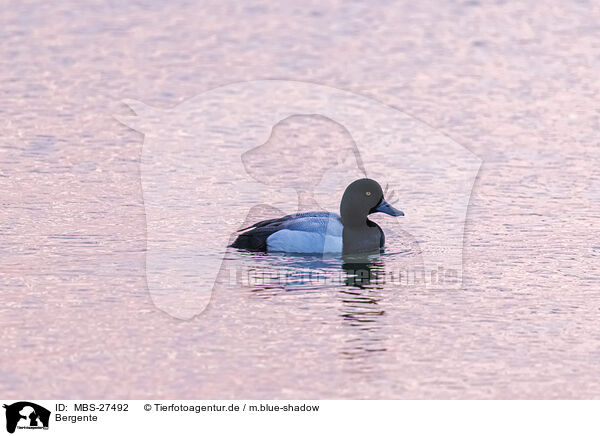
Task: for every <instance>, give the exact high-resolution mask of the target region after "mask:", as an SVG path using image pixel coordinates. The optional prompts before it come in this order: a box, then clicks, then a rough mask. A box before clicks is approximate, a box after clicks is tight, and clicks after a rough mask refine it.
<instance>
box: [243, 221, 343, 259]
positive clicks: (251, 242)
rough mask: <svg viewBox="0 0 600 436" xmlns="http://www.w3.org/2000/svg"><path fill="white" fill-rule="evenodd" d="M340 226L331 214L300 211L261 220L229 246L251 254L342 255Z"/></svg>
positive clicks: (339, 222)
mask: <svg viewBox="0 0 600 436" xmlns="http://www.w3.org/2000/svg"><path fill="white" fill-rule="evenodd" d="M342 228H343V226H342V223H341V220H340V216H339V215H338V214H335V213H331V212H303V213H299V214H292V215H286V216H284V217H281V218H275V219H269V220H264V221H260V222H258V223H256V224H254V225H252V226H250V227H247V228H246V229H242V230H247V231H245V232H244V233H242V234H240V235H239V236H238V237H237V239H236V240H235V241H234V243H233V244H231V246H232V247H234V248H242V249H246V250H252V251H280V252H288V253H341V251H342Z"/></svg>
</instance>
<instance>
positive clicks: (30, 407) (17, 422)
mask: <svg viewBox="0 0 600 436" xmlns="http://www.w3.org/2000/svg"><path fill="white" fill-rule="evenodd" d="M3 407H4V408H5V409H6V431H7V432H9V433H14V432H15V430H16V429H19V430H21V429H26V430H35V429H43V430H47V429H48V423H49V421H50V411H49V410H48V409H46V408H44V407H42V406H39V405H37V404H35V403H30V402H29V401H18V402H16V403H13V404H10V405H7V404H5V405H4V406H3Z"/></svg>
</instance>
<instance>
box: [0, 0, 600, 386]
mask: <svg viewBox="0 0 600 436" xmlns="http://www.w3.org/2000/svg"><path fill="white" fill-rule="evenodd" d="M598 23H600V8H599V6H598V5H597V4H595V3H594V2H585V1H579V2H569V3H566V2H559V1H556V2H553V3H551V4H548V3H547V2H546V3H545V4H543V5H542V4H540V5H528V6H527V8H525V7H524V6H522V5H519V4H516V3H513V2H504V1H498V2H495V3H487V2H486V4H485V5H484V4H483V2H481V3H480V2H477V1H468V2H462V3H460V4H450V3H449V2H442V1H440V2H429V1H426V2H418V3H414V2H405V3H402V2H400V3H393V2H368V3H367V2H364V3H360V2H351V3H349V2H344V3H342V2H335V1H333V2H326V4H323V2H308V3H302V5H295V4H292V3H289V4H286V3H285V2H284V3H280V4H277V5H269V4H266V3H265V4H260V3H255V4H253V5H252V6H242V5H239V4H236V3H234V2H221V1H219V2H202V4H198V5H195V4H193V3H192V2H186V1H174V2H169V4H168V5H162V2H152V1H148V2H143V1H137V2H131V3H130V5H129V6H125V7H123V6H121V5H120V2H116V1H107V2H92V3H90V4H89V6H83V5H81V4H79V2H74V1H73V2H69V1H66V2H62V3H61V5H59V6H55V5H50V4H47V3H42V2H12V3H9V4H8V5H7V6H5V7H3V8H2V10H1V11H0V24H1V25H0V38H1V40H2V41H3V44H2V45H1V46H0V51H1V55H2V60H3V61H4V62H3V63H2V66H1V67H0V83H1V84H2V85H1V86H0V95H1V98H0V193H1V197H0V198H1V204H2V207H1V208H0V288H1V289H2V294H1V295H2V299H3V304H2V305H1V307H0V343H1V344H2V355H1V356H2V357H1V359H2V360H1V376H0V392H1V393H2V396H3V397H7V398H11V397H12V398H26V397H27V398H28V397H32V396H33V397H36V398H272V397H275V398H557V397H560V398H598V397H600V379H599V378H598V362H599V361H600V267H599V265H600V263H599V260H600V238H599V236H598V229H599V224H600V211H599V209H598V200H600V170H599V169H598V168H600V150H599V148H598V147H599V145H598V127H599V126H600V111H599V109H598V101H600V78H599V76H598V71H599V67H600V57H599V56H598V49H597V48H598V44H599V43H600V40H599V37H598V35H599V34H600V33H599V32H600V25H599V24H598ZM253 79H289V80H301V81H307V82H314V83H319V84H325V85H329V86H332V87H337V88H341V89H346V90H349V91H352V92H354V93H357V94H361V95H365V96H368V97H370V98H373V99H376V100H378V101H381V102H383V103H385V104H387V105H390V106H393V107H395V108H398V109H400V110H403V111H404V112H406V113H408V114H410V115H412V116H414V117H416V118H418V119H419V120H421V121H423V122H424V123H426V124H428V125H429V126H431V127H432V128H434V129H435V130H436V131H438V132H441V133H442V134H444V135H447V136H449V137H451V138H453V139H454V140H455V141H457V142H458V143H460V144H462V145H463V146H464V147H466V148H467V149H469V150H470V151H472V152H473V153H475V154H476V155H477V156H479V157H480V158H481V159H482V160H483V166H482V168H481V171H480V173H479V176H478V178H477V180H476V183H475V186H474V189H473V193H472V196H471V201H470V204H469V214H468V218H467V222H466V225H465V238H464V286H463V288H462V289H453V290H446V291H444V290H439V289H438V290H432V289H428V288H426V287H424V286H421V285H419V284H418V283H417V284H415V283H408V284H405V283H396V282H394V281H393V276H394V272H395V271H396V270H397V269H398V266H399V265H400V266H415V265H416V266H418V265H420V263H421V261H422V259H421V257H420V254H419V243H420V241H415V240H414V239H411V236H410V235H409V234H407V233H406V232H405V231H404V229H403V228H402V221H394V220H392V219H391V218H389V217H377V218H376V220H377V221H378V222H379V223H380V225H382V227H384V228H385V229H386V235H388V241H387V244H388V250H387V251H386V253H384V254H383V255H382V256H380V257H377V258H372V259H370V260H369V264H368V273H367V274H362V273H356V271H355V268H354V267H353V265H352V263H351V262H344V261H342V260H341V259H317V258H310V257H308V258H306V257H305V258H303V257H293V256H282V255H268V256H266V255H257V254H249V253H240V252H235V251H230V252H228V254H227V255H226V260H225V263H224V265H223V270H222V276H221V280H222V283H221V285H222V286H220V287H219V288H218V290H217V291H216V292H215V293H214V295H213V298H212V300H211V303H210V305H209V307H208V309H207V310H206V311H205V312H204V313H203V314H202V315H201V316H199V317H197V318H195V319H193V320H191V321H181V320H177V319H174V318H172V317H170V316H168V315H167V314H165V313H164V312H162V311H160V310H159V309H157V308H156V306H155V305H154V304H153V303H152V300H151V296H150V293H149V290H148V286H147V283H146V274H145V270H144V266H145V256H146V215H145V210H144V203H143V198H142V188H141V182H140V153H141V149H142V144H143V142H144V137H143V135H142V134H140V133H138V132H136V131H133V130H131V129H129V128H127V127H125V126H124V125H123V124H121V123H119V122H118V121H116V120H115V118H114V116H115V115H119V114H121V115H127V114H128V113H129V110H128V109H127V108H126V107H125V106H124V105H123V104H122V103H120V101H121V100H122V99H124V98H134V99H136V100H140V101H144V102H146V103H148V104H151V105H153V106H155V107H159V108H171V107H174V106H176V105H178V104H180V103H181V102H183V101H185V100H187V99H189V98H191V97H194V96H196V95H198V94H200V93H202V92H205V91H207V90H209V89H212V88H215V87H217V86H222V85H227V84H229V83H233V82H240V81H246V80H253ZM326 130H327V129H326ZM328 132H329V133H331V136H330V137H328V138H325V139H322V140H323V141H324V142H325V143H329V144H335V143H337V142H336V141H338V140H339V138H340V137H341V136H336V134H335V132H333V131H332V130H328ZM314 133H315V132H312V134H314ZM340 135H342V136H343V132H342V133H340ZM284 136H285V135H284ZM316 137H318V135H317V136H316ZM275 139H276V140H284V138H279V139H278V138H277V137H275ZM328 141H329V142H328ZM375 152H376V153H377V154H378V156H379V155H380V156H381V159H380V161H381V162H383V163H385V156H386V150H385V149H377V150H375ZM243 162H244V164H245V165H246V168H247V169H248V171H249V172H252V171H255V172H258V173H260V174H262V175H264V174H267V173H268V171H267V170H268V168H265V167H264V165H263V166H261V164H260V162H257V161H255V160H254V159H253V157H252V155H247V156H246V157H245V158H244V160H243ZM273 174H277V171H273ZM391 175H392V177H396V178H400V177H401V174H391ZM228 176H229V175H228V174H227V172H226V170H224V173H223V177H224V178H226V177H228ZM424 176H426V174H425V175H424ZM261 177H263V176H261ZM265 177H266V176H265ZM279 181H281V180H279ZM275 182H277V180H275ZM442 186H443V185H442V183H441V182H440V188H442ZM326 187H327V185H325V188H326ZM332 195H333V194H332ZM339 195H340V193H339V192H338V193H336V194H335V196H339ZM416 195H418V193H417V192H416V189H412V188H410V189H408V188H407V189H406V190H405V191H403V192H399V193H398V196H399V200H398V203H399V205H401V204H402V202H403V200H404V201H405V202H408V201H409V200H410V199H411V198H413V197H414V196H416ZM294 200H295V199H294ZM298 203H299V207H300V208H301V209H303V208H305V207H310V206H313V205H314V198H313V197H312V196H311V193H310V192H309V190H307V191H302V192H300V195H299V198H298ZM400 208H402V206H400ZM248 210H249V205H247V204H244V205H240V214H241V215H243V216H246V214H247V212H248ZM214 212H215V214H218V208H216V207H215V208H214ZM269 212H271V213H275V212H276V211H274V210H273V209H270V210H263V209H261V210H253V211H252V214H254V215H252V214H251V216H250V218H253V217H255V218H257V219H258V218H261V217H263V216H266V217H268V216H271V215H269ZM405 212H407V217H406V218H407V219H410V218H409V214H408V211H406V210H405ZM265 214H266V215H265ZM407 222H408V221H407ZM230 271H234V272H233V273H230ZM249 271H250V272H251V274H248V272H249ZM257 271H258V274H257V273H256V272H257ZM265 272H266V273H268V274H269V276H268V277H266V279H265V278H264V277H263V276H264V274H263V273H265ZM261 274H263V275H261ZM249 276H250V279H248V277H249ZM223 277H225V278H228V279H223ZM231 277H234V280H233V281H232V280H231ZM257 278H258V280H257ZM172 279H173V280H176V277H172ZM263 279H264V280H263Z"/></svg>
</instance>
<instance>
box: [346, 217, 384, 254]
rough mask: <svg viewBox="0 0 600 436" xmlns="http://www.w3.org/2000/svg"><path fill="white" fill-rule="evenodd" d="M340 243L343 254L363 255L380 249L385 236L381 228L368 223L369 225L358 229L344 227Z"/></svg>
mask: <svg viewBox="0 0 600 436" xmlns="http://www.w3.org/2000/svg"><path fill="white" fill-rule="evenodd" d="M342 243H343V246H342V247H343V248H342V253H343V254H353V253H365V252H369V251H377V250H379V249H381V248H382V247H383V245H384V244H385V236H384V234H383V231H382V230H381V227H379V226H378V225H377V224H375V223H374V222H372V221H369V225H366V226H363V227H359V228H355V227H348V226H344V231H343V232H342Z"/></svg>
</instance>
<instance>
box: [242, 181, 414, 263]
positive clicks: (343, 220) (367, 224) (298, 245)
mask: <svg viewBox="0 0 600 436" xmlns="http://www.w3.org/2000/svg"><path fill="white" fill-rule="evenodd" d="M376 212H381V213H385V214H387V215H390V216H394V217H398V216H404V212H402V211H400V210H398V209H396V208H395V207H393V206H392V205H391V204H389V203H388V202H387V201H386V199H385V198H384V193H383V190H382V189H381V186H380V185H379V183H378V182H377V181H375V180H373V179H368V178H363V179H358V180H355V181H354V182H352V183H350V184H349V185H348V187H347V188H346V190H345V191H344V194H343V195H342V199H341V202H340V213H339V214H337V213H333V212H300V213H295V214H291V215H286V216H283V217H280V218H272V219H267V220H263V221H259V222H257V223H254V224H252V225H251V226H248V227H245V228H243V229H240V230H239V231H238V232H241V233H240V234H238V235H237V237H236V239H235V241H234V242H233V243H232V244H231V245H230V247H233V248H237V249H241V250H248V251H258V252H282V253H296V254H319V253H331V254H342V255H345V254H355V253H368V252H380V251H382V250H383V247H384V245H385V234H384V233H383V230H382V229H381V227H379V225H377V224H376V223H374V222H373V221H371V220H370V219H369V215H370V214H373V213H376Z"/></svg>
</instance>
